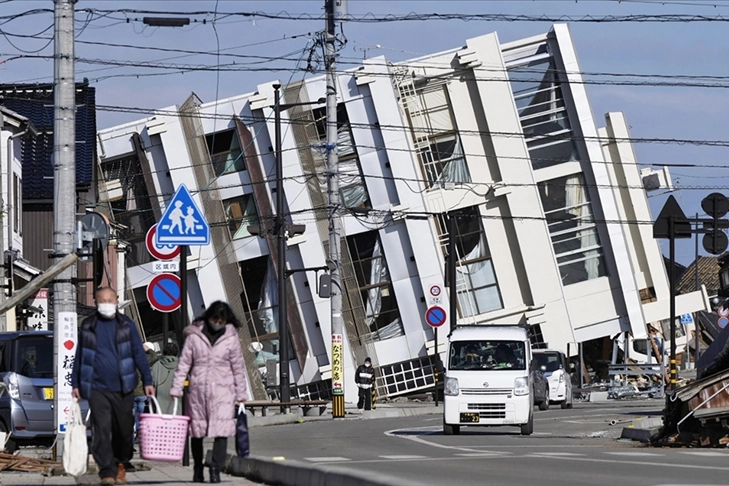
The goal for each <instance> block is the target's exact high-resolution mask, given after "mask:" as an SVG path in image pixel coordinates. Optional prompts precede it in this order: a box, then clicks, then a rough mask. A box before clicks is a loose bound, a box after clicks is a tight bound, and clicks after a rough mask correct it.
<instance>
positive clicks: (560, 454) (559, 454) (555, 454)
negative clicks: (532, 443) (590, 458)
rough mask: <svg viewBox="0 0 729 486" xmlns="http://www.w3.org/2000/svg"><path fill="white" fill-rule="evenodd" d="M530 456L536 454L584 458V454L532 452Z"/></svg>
mask: <svg viewBox="0 0 729 486" xmlns="http://www.w3.org/2000/svg"><path fill="white" fill-rule="evenodd" d="M532 454H537V455H539V456H563V457H566V456H573V457H575V456H583V457H584V456H585V454H577V453H576V452H533V453H532Z"/></svg>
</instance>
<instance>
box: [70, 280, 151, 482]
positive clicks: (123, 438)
mask: <svg viewBox="0 0 729 486" xmlns="http://www.w3.org/2000/svg"><path fill="white" fill-rule="evenodd" d="M95 297H96V315H93V316H90V317H87V318H86V319H84V321H83V322H82V323H81V329H80V330H79V339H78V347H77V349H76V357H75V359H74V366H73V374H72V376H71V385H72V386H73V396H74V398H85V399H86V400H88V401H89V407H90V408H91V424H92V430H93V442H92V445H91V452H92V453H93V455H94V460H95V461H96V464H97V465H98V467H99V476H100V477H101V484H106V485H109V484H126V482H127V479H126V470H125V464H126V463H128V462H129V461H130V460H131V458H132V455H133V450H134V449H133V447H134V446H133V444H132V436H133V433H134V412H133V405H134V388H135V387H136V386H137V380H138V376H137V370H139V372H140V373H141V375H142V380H143V382H144V392H145V394H146V395H147V396H151V395H154V386H153V385H152V373H151V372H150V369H149V363H148V362H147V357H146V355H145V353H144V348H143V347H142V339H141V338H140V337H139V333H138V332H137V328H136V325H135V324H134V322H133V321H132V320H131V319H130V318H128V317H127V316H125V315H123V314H119V313H117V305H118V299H117V295H116V292H114V290H112V289H111V288H109V287H104V288H100V289H98V290H97V291H96V295H95Z"/></svg>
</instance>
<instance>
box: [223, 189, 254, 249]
mask: <svg viewBox="0 0 729 486" xmlns="http://www.w3.org/2000/svg"><path fill="white" fill-rule="evenodd" d="M223 207H224V208H225V215H226V217H227V218H228V225H229V227H230V233H231V234H232V235H233V239H238V238H245V237H248V236H251V234H250V233H249V232H248V226H249V225H257V224H259V222H258V211H257V210H256V204H255V202H254V200H253V195H252V194H244V195H243V196H239V197H236V198H233V199H226V200H225V201H223Z"/></svg>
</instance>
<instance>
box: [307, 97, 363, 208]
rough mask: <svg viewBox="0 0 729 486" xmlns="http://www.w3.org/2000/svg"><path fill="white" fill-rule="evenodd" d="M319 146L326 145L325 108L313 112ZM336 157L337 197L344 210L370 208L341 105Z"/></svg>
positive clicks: (348, 125)
mask: <svg viewBox="0 0 729 486" xmlns="http://www.w3.org/2000/svg"><path fill="white" fill-rule="evenodd" d="M313 115H314V124H315V125H316V133H317V136H318V138H319V143H320V145H323V144H325V143H326V139H327V126H326V122H327V118H326V108H318V109H316V110H314V111H313ZM337 156H338V157H339V162H338V165H339V169H338V170H339V197H340V200H341V201H342V204H343V205H344V207H346V208H371V207H372V206H371V204H370V196H369V194H367V186H366V185H365V182H364V177H362V168H361V167H360V165H359V157H358V155H357V148H356V146H355V145H354V138H353V136H352V127H351V125H350V123H349V117H348V116H347V110H346V108H345V106H344V105H343V104H340V105H338V106H337Z"/></svg>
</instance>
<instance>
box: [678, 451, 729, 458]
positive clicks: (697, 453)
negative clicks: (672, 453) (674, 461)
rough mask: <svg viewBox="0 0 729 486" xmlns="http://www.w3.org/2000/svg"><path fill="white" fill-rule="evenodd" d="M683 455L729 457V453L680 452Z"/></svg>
mask: <svg viewBox="0 0 729 486" xmlns="http://www.w3.org/2000/svg"><path fill="white" fill-rule="evenodd" d="M678 452H680V453H681V454H688V455H691V456H705V457H729V452H719V451H678Z"/></svg>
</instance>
